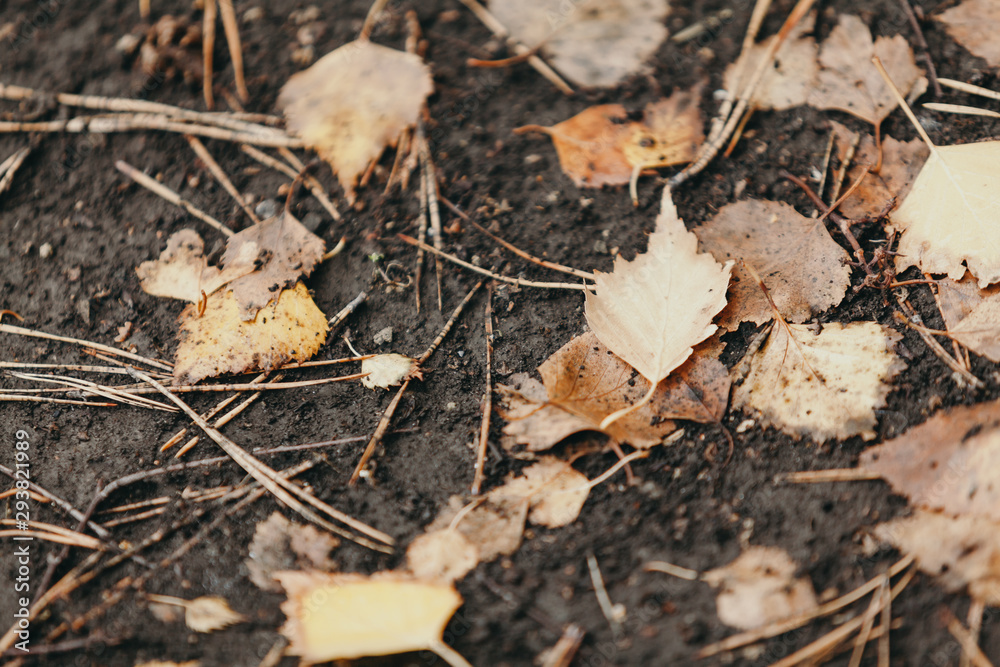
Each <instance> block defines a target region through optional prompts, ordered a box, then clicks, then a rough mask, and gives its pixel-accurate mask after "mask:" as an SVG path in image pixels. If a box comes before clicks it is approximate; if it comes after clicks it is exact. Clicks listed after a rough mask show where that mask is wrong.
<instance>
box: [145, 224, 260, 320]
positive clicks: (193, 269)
mask: <svg viewBox="0 0 1000 667" xmlns="http://www.w3.org/2000/svg"><path fill="white" fill-rule="evenodd" d="M204 252H205V244H204V242H203V241H202V240H201V237H200V236H199V235H198V232H196V231H194V230H193V229H182V230H180V231H179V232H175V233H174V234H172V235H171V236H170V238H169V239H167V247H166V248H165V249H164V250H163V252H161V253H160V257H159V259H156V260H151V261H148V262H143V263H142V264H140V265H139V266H138V267H136V269H135V272H136V275H138V276H139V284H140V285H141V286H142V289H143V291H144V292H146V293H147V294H152V295H153V296H162V297H167V298H170V299H181V300H183V301H190V302H191V303H199V302H201V300H202V292H204V293H205V294H206V295H211V294H213V293H214V292H215V291H216V290H217V289H219V288H220V287H222V286H223V285H225V284H226V283H227V282H229V281H230V280H233V279H235V278H238V277H240V276H242V275H244V274H245V273H247V272H248V271H252V270H253V268H252V267H250V268H249V269H243V268H234V269H232V270H227V271H221V270H220V269H219V268H218V267H215V266H208V260H207V259H206V258H205V255H204Z"/></svg>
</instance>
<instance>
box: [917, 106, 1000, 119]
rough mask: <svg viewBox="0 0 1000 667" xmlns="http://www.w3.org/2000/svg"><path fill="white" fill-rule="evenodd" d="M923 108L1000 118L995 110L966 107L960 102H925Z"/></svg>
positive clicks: (999, 114)
mask: <svg viewBox="0 0 1000 667" xmlns="http://www.w3.org/2000/svg"><path fill="white" fill-rule="evenodd" d="M924 108H925V109H930V110H931V111H942V112H944V113H957V114H963V115H966V116H985V117H986V118H1000V113H997V112H996V111H990V110H989V109H980V108H979V107H968V106H965V105H962V104H941V103H938V102H927V103H926V104H924Z"/></svg>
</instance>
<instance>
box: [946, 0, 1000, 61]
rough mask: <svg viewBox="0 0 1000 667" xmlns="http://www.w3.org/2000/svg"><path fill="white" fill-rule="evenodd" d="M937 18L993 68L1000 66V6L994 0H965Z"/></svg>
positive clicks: (964, 44)
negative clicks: (998, 37)
mask: <svg viewBox="0 0 1000 667" xmlns="http://www.w3.org/2000/svg"><path fill="white" fill-rule="evenodd" d="M935 18H936V19H937V20H938V21H941V23H944V27H945V30H947V31H948V34H949V35H951V38H952V39H954V40H955V41H956V42H958V43H959V44H961V45H962V46H964V47H965V48H966V50H968V51H969V52H970V53H972V55H974V56H979V57H980V58H982V59H983V60H985V61H986V63H987V64H988V65H989V66H990V67H1000V42H998V41H997V34H998V33H1000V5H998V4H997V3H996V2H995V1H994V0H965V2H962V3H961V4H959V5H957V6H955V7H952V8H950V9H948V10H946V11H943V12H941V13H940V14H938V15H937V16H935Z"/></svg>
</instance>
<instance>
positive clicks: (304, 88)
mask: <svg viewBox="0 0 1000 667" xmlns="http://www.w3.org/2000/svg"><path fill="white" fill-rule="evenodd" d="M433 90H434V83H433V80H432V79H431V71H430V68H429V67H428V66H427V64H426V63H424V61H423V60H422V59H421V58H420V57H418V56H416V55H413V54H411V53H405V52H403V51H397V50H395V49H390V48H388V47H385V46H380V45H378V44H373V43H372V42H369V41H368V40H366V39H360V40H357V41H354V42H351V43H349V44H345V45H344V46H341V47H340V48H338V49H336V50H334V51H331V52H330V53H328V54H326V55H325V56H323V57H322V58H320V59H319V60H317V61H316V62H315V63H314V64H313V65H312V66H311V67H310V68H309V69H307V70H305V71H302V72H299V73H297V74H293V75H292V76H291V77H290V78H289V79H288V82H287V83H285V85H284V86H283V87H282V89H281V94H280V95H279V96H278V106H280V107H282V108H283V109H284V112H285V118H286V119H287V121H288V129H289V130H291V131H292V132H293V133H295V134H296V135H298V136H299V137H301V138H302V140H303V141H304V142H305V144H306V145H307V146H309V147H311V148H313V149H315V150H316V152H317V153H319V155H320V157H322V158H323V159H324V160H326V161H327V162H328V163H330V167H331V168H332V169H333V171H334V173H336V174H337V178H338V180H339V181H340V185H341V187H343V188H344V192H345V194H346V196H347V199H348V201H349V202H351V203H353V202H354V187H355V183H356V181H357V178H358V176H359V175H361V174H362V173H363V172H364V171H365V170H366V169H367V168H368V165H369V164H371V163H372V162H373V161H375V160H377V159H378V158H379V156H380V155H381V154H382V151H383V150H384V149H385V147H386V146H387V145H390V146H395V145H396V142H397V141H398V139H399V135H400V133H401V132H402V131H403V130H404V129H406V128H408V127H412V126H413V125H416V123H417V120H418V118H419V115H420V109H421V107H422V106H423V104H424V101H425V100H426V99H427V96H428V95H430V94H431V93H432V92H433Z"/></svg>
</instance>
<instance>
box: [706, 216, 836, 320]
mask: <svg viewBox="0 0 1000 667" xmlns="http://www.w3.org/2000/svg"><path fill="white" fill-rule="evenodd" d="M694 232H695V234H697V235H698V239H699V240H700V241H701V249H702V250H703V251H704V252H709V253H711V254H712V255H713V256H714V257H715V258H716V259H718V260H740V259H741V260H743V261H744V262H746V263H747V264H749V265H750V266H751V267H752V268H753V269H754V271H756V272H757V274H758V275H759V276H760V278H761V280H763V281H764V284H765V285H766V286H767V288H768V291H769V292H770V293H771V297H772V298H773V299H774V302H775V305H777V307H778V310H779V311H780V312H781V314H782V316H784V318H785V319H786V320H789V321H791V322H805V321H806V320H808V319H810V318H811V317H813V316H814V315H817V314H818V313H821V312H823V311H825V310H827V309H828V308H832V307H833V306H836V305H837V304H839V303H840V302H841V300H842V299H843V298H844V294H846V293H847V288H848V286H849V285H850V283H851V269H850V268H849V267H848V266H847V262H848V261H849V260H850V256H849V255H848V254H847V252H845V251H844V249H843V248H841V247H840V246H839V245H837V243H836V242H834V240H833V239H832V238H830V234H829V232H827V230H826V227H825V226H824V225H823V223H822V222H821V221H817V220H815V219H811V218H807V217H805V216H803V215H801V214H800V213H799V212H798V211H796V210H795V209H793V208H792V207H791V206H789V205H788V204H785V203H782V202H770V201H758V200H752V199H750V200H744V201H741V202H737V203H735V204H729V205H727V206H725V207H723V208H722V209H721V210H720V211H719V213H718V214H717V215H716V216H715V217H714V218H712V219H711V220H709V221H708V222H706V223H705V224H703V225H701V226H700V227H697V228H695V230H694ZM773 317H774V312H773V310H772V309H771V305H770V304H769V303H768V301H767V298H766V297H765V296H764V292H763V291H762V290H761V289H760V286H759V285H758V284H757V281H756V280H754V278H753V276H752V275H751V273H750V272H749V271H748V270H747V269H746V267H744V266H743V265H742V264H741V263H739V262H737V263H736V266H735V267H734V268H733V280H732V282H731V283H730V285H729V303H728V305H727V306H726V307H725V308H724V309H723V311H722V313H721V315H720V317H719V319H718V324H719V326H720V327H722V328H723V329H727V330H729V331H733V330H735V329H737V328H738V327H739V325H740V323H741V322H753V323H755V324H763V323H764V322H767V321H768V320H770V319H771V318H773Z"/></svg>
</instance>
